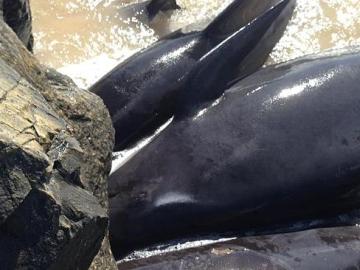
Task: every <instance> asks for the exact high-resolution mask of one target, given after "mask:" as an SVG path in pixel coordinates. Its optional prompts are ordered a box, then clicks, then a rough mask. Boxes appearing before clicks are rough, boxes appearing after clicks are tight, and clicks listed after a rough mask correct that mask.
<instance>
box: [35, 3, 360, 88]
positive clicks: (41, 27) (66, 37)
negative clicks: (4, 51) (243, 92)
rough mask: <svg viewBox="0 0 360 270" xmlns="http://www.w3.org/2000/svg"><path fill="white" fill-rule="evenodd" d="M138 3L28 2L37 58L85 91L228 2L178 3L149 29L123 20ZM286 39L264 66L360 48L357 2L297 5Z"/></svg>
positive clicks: (130, 19)
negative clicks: (171, 33) (127, 10)
mask: <svg viewBox="0 0 360 270" xmlns="http://www.w3.org/2000/svg"><path fill="white" fill-rule="evenodd" d="M138 1H139V0H32V2H31V4H32V9H33V17H34V32H35V33H34V34H35V39H36V43H35V54H36V56H37V57H38V58H39V59H40V61H42V62H43V63H44V64H48V65H50V66H52V67H54V68H56V69H59V70H60V71H62V72H63V73H65V74H68V75H70V76H71V77H72V78H73V79H74V80H75V81H76V82H77V83H78V84H79V85H80V86H81V87H88V86H89V85H91V84H92V83H94V82H95V81H96V80H97V79H99V78H100V77H101V76H102V75H104V74H105V73H107V72H108V71H109V70H111V69H112V67H114V66H115V65H116V64H117V63H119V62H120V61H122V60H124V59H126V58H127V57H129V56H130V55H131V54H133V53H134V52H136V51H138V50H140V49H142V48H144V47H146V46H148V45H149V44H151V43H153V42H154V41H156V40H157V39H158V38H159V36H161V35H163V34H164V33H167V32H169V31H172V30H176V29H178V28H180V27H183V26H185V25H188V24H190V23H197V24H200V23H201V24H203V23H204V22H208V21H209V20H210V19H211V18H213V17H214V16H215V15H216V14H217V13H219V12H220V11H221V10H222V9H223V8H224V7H225V6H226V5H228V4H229V3H230V2H231V0H178V3H179V5H180V6H181V7H182V10H178V11H174V12H172V13H170V14H166V15H162V16H159V17H158V18H157V19H156V20H155V22H153V23H152V24H151V25H149V23H148V22H146V20H141V16H132V15H135V14H124V12H123V11H122V10H123V8H124V7H125V6H126V5H129V4H131V3H136V2H138ZM297 2H298V4H297V8H296V10H295V14H294V16H293V19H292V21H291V23H290V25H289V27H288V29H287V31H286V34H285V35H284V37H283V38H282V40H281V41H280V42H279V44H278V45H277V47H276V48H275V50H274V51H273V53H272V55H271V57H270V59H269V61H268V63H274V62H282V61H285V60H288V59H292V58H295V57H298V56H301V55H304V54H309V53H316V52H319V51H323V50H326V49H329V48H334V47H336V48H339V47H344V46H348V45H360V20H359V19H358V18H359V17H360V1H359V0H298V1H297Z"/></svg>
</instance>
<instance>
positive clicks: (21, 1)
mask: <svg viewBox="0 0 360 270" xmlns="http://www.w3.org/2000/svg"><path fill="white" fill-rule="evenodd" d="M0 10H1V11H0V12H1V13H0V15H2V17H3V19H4V20H5V22H6V23H7V24H8V25H9V26H10V27H11V28H12V29H13V30H14V32H15V33H16V34H17V36H18V37H19V38H20V40H21V41H22V42H23V43H24V44H25V46H26V47H27V48H28V50H29V51H32V49H33V45H34V37H33V34H32V17H31V10H30V3H29V0H1V1H0Z"/></svg>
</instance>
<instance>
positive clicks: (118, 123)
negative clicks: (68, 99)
mask: <svg viewBox="0 0 360 270" xmlns="http://www.w3.org/2000/svg"><path fill="white" fill-rule="evenodd" d="M294 5H295V0H269V1H263V0H235V1H234V2H233V3H232V4H231V5H230V6H229V7H227V8H226V9H225V10H224V11H223V12H222V13H221V14H220V15H219V16H218V17H217V18H216V19H215V20H214V21H213V22H212V23H210V25H209V26H208V27H206V29H205V30H203V31H193V32H189V33H183V32H181V31H177V32H175V33H173V34H170V35H169V36H167V37H165V38H163V39H161V40H160V41H158V42H157V43H155V44H154V45H153V46H151V47H149V48H146V49H145V50H143V51H141V52H139V53H137V54H135V55H133V56H132V57H130V58H129V59H127V60H126V61H124V62H123V63H121V64H119V65H118V66H117V67H115V68H114V69H113V70H112V71H110V72H109V73H108V74H107V75H105V76H104V77H103V78H102V79H100V80H99V81H98V82H97V83H95V84H94V85H93V86H92V87H91V88H90V91H92V92H94V93H96V94H97V95H99V96H100V97H101V98H102V99H103V100H104V103H105V105H106V106H107V107H108V109H109V111H110V115H111V117H112V121H113V124H114V127H115V130H116V142H115V150H124V149H126V148H129V147H131V146H132V145H133V144H134V143H136V142H138V141H139V140H140V139H142V138H144V137H146V136H148V135H150V134H151V133H152V132H153V131H155V130H156V129H157V128H158V127H159V126H161V124H163V123H165V122H166V121H167V120H168V119H169V118H171V117H172V115H173V114H174V113H175V111H177V110H179V111H181V109H183V108H181V106H182V104H181V100H187V101H191V99H189V97H187V98H184V99H181V100H180V101H179V100H178V97H179V94H180V93H183V92H196V91H197V90H198V88H197V87H195V86H197V85H198V84H199V82H203V85H202V87H201V89H202V91H201V92H199V94H198V95H197V96H196V99H195V100H194V103H195V104H197V103H198V102H200V101H201V100H202V99H203V98H204V99H206V100H208V99H211V98H214V97H216V96H218V95H220V94H221V92H222V91H223V90H224V89H225V88H227V87H226V85H227V84H228V83H230V82H231V81H232V80H233V79H235V78H241V77H245V76H247V75H249V74H251V73H252V72H254V71H255V70H257V69H258V68H259V67H261V66H262V65H263V63H264V62H265V60H266V59H267V57H268V55H269V53H270V52H271V50H272V48H273V47H274V46H275V44H276V43H277V41H278V40H279V39H280V37H281V36H282V34H283V31H284V30H285V27H286V25H287V22H288V20H289V19H290V17H291V14H292V11H293V8H294ZM221 71H223V72H221ZM193 78H196V79H193ZM207 81H208V83H206V82H207ZM205 85H206V86H205ZM213 89H216V93H212V90H213ZM185 103H186V107H187V106H189V104H191V102H185ZM179 107H180V108H179Z"/></svg>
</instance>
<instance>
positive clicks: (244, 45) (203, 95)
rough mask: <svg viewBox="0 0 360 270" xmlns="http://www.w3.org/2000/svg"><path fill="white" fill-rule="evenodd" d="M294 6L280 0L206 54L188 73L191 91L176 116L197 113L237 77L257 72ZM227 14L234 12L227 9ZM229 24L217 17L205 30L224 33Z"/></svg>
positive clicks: (282, 29)
mask: <svg viewBox="0 0 360 270" xmlns="http://www.w3.org/2000/svg"><path fill="white" fill-rule="evenodd" d="M245 2H246V1H245ZM255 2H256V1H254V2H252V3H255ZM235 3H237V2H235ZM241 3H244V2H241ZM240 7H242V6H240V5H238V6H237V7H236V8H240ZM294 7H295V1H293V0H281V1H278V3H277V4H276V5H275V6H273V7H271V8H270V9H269V10H268V11H267V12H265V13H264V14H262V15H261V16H259V17H256V18H255V19H253V20H252V21H251V22H250V23H249V24H248V25H247V26H246V27H243V28H241V29H240V30H238V31H235V32H234V33H233V34H232V35H230V37H228V38H227V39H225V40H224V41H223V42H221V43H220V44H219V45H218V46H216V47H215V48H214V49H213V50H211V51H210V52H209V53H207V54H206V55H204V56H203V57H202V58H201V59H200V61H199V62H198V63H197V64H196V66H195V67H194V68H193V70H192V72H191V73H190V74H189V75H188V78H189V79H188V80H189V81H188V83H187V84H186V85H187V91H183V92H182V93H181V95H180V96H181V97H180V98H179V102H178V103H180V104H181V106H180V107H179V110H178V111H177V113H176V115H175V116H176V117H177V118H179V117H180V116H182V115H184V114H185V115H189V114H191V113H194V112H193V110H195V111H200V110H201V109H202V107H201V105H200V104H201V103H204V102H205V103H206V101H213V100H215V99H217V98H219V97H220V95H221V94H222V93H223V92H224V90H225V89H226V88H228V87H229V86H230V84H231V83H232V81H233V80H234V79H235V78H236V80H239V79H241V78H244V77H246V76H248V75H250V74H251V73H253V72H255V71H256V70H257V69H258V68H259V67H260V66H261V65H262V64H263V63H264V62H265V61H266V59H267V57H268V55H269V53H270V52H271V50H272V48H273V47H274V46H275V44H276V43H277V42H278V40H279V39H280V37H281V36H282V34H283V32H284V30H285V28H286V25H287V23H288V20H289V19H290V17H291V13H292V12H293V9H294ZM231 11H232V12H233V10H231ZM233 14H234V13H233ZM223 15H228V16H231V15H232V14H228V12H224V14H223ZM220 17H221V16H220ZM220 17H219V18H220ZM227 22H228V21H227ZM221 26H222V27H221ZM229 28H230V26H229V25H228V24H223V23H222V20H217V23H216V24H212V25H210V27H209V28H208V29H206V30H205V31H207V33H212V34H215V35H220V34H221V33H223V34H226V32H227V31H228V30H230V29H229ZM220 32H221V33H220ZM249 55H250V56H251V57H249ZM249 60H250V61H251V63H250V61H249ZM239 62H244V63H246V64H242V65H241V67H240V69H238V68H234V67H237V63H239ZM248 62H249V63H248ZM217 74H222V76H218V75H217ZM204 106H206V105H204Z"/></svg>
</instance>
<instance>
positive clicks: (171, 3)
mask: <svg viewBox="0 0 360 270" xmlns="http://www.w3.org/2000/svg"><path fill="white" fill-rule="evenodd" d="M146 9H147V12H148V16H149V20H152V19H154V17H155V16H156V15H157V14H158V13H159V12H160V11H168V10H175V9H180V6H179V5H178V4H177V3H176V0H151V1H149V3H148V4H147V6H146Z"/></svg>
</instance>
